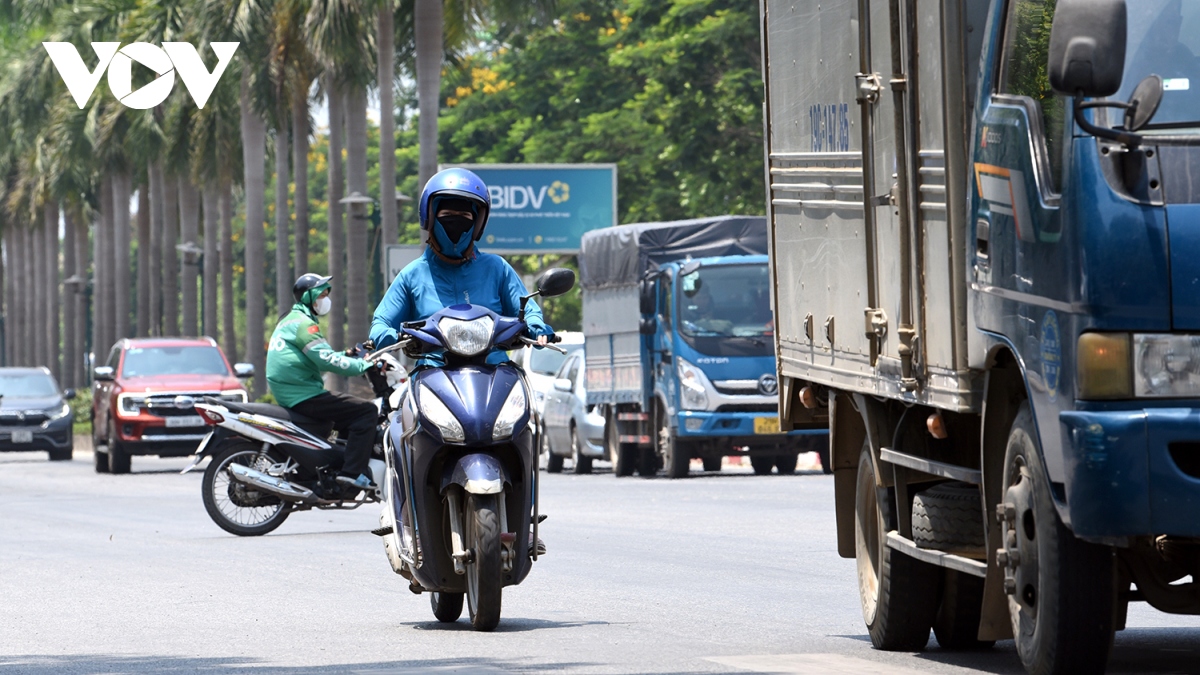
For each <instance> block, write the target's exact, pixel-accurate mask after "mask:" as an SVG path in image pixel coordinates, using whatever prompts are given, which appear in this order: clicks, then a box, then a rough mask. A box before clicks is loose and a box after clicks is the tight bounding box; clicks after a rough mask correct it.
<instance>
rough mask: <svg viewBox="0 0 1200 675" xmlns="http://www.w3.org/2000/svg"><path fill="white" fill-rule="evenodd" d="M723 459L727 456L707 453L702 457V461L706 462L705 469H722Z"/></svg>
mask: <svg viewBox="0 0 1200 675" xmlns="http://www.w3.org/2000/svg"><path fill="white" fill-rule="evenodd" d="M722 459H725V458H724V457H722V456H720V455H705V456H703V457H702V458H701V461H703V462H704V470H705V471H720V470H721V460H722Z"/></svg>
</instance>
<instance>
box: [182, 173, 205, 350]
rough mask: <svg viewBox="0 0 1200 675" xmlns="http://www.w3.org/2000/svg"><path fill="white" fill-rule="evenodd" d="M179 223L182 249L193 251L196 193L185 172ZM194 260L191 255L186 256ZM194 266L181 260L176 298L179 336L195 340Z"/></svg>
mask: <svg viewBox="0 0 1200 675" xmlns="http://www.w3.org/2000/svg"><path fill="white" fill-rule="evenodd" d="M178 180H179V187H178V189H179V219H180V238H181V239H183V244H182V246H183V247H184V248H185V249H190V250H195V249H196V248H198V247H199V245H200V244H199V242H200V192H199V191H198V190H197V189H196V186H195V185H194V184H193V183H192V181H191V180H190V179H189V178H188V176H187V173H186V172H181V173H180V174H179V179H178ZM186 255H188V256H189V258H190V257H194V255H192V254H186ZM197 271H198V270H197V262H196V261H193V260H190V259H185V263H184V266H183V270H182V272H183V287H182V292H181V293H180V295H181V296H182V297H181V299H182V302H183V334H184V335H188V336H196V335H199V334H200V325H199V322H198V318H199V317H198V313H197V304H196V280H197V278H198V277H199V275H198V274H197Z"/></svg>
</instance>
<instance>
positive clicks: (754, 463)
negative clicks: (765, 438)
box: [750, 455, 775, 476]
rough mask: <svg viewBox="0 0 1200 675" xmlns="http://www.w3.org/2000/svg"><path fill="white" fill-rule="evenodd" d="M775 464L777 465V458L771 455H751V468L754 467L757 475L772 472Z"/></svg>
mask: <svg viewBox="0 0 1200 675" xmlns="http://www.w3.org/2000/svg"><path fill="white" fill-rule="evenodd" d="M773 466H775V458H774V457H772V456H771V455H750V468H752V469H754V475H756V476H766V475H767V474H769V473H771V467H773Z"/></svg>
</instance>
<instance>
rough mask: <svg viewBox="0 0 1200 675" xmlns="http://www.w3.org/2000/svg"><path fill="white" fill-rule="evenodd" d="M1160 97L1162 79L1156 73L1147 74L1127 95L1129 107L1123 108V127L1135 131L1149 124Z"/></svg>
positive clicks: (1161, 93) (1160, 99) (1156, 110)
mask: <svg viewBox="0 0 1200 675" xmlns="http://www.w3.org/2000/svg"><path fill="white" fill-rule="evenodd" d="M1162 97H1163V79H1162V78H1161V77H1159V76H1158V75H1153V74H1152V75H1147V76H1146V79H1144V80H1142V81H1141V82H1139V83H1138V86H1137V87H1135V88H1134V89H1133V95H1132V96H1130V97H1129V107H1128V108H1126V109H1125V128H1126V129H1127V130H1129V131H1137V130H1139V129H1141V128H1142V127H1144V126H1146V125H1147V124H1149V123H1150V120H1151V119H1152V118H1153V117H1154V113H1156V112H1158V105H1159V104H1160V103H1162Z"/></svg>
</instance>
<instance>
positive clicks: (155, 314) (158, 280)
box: [148, 161, 165, 335]
mask: <svg viewBox="0 0 1200 675" xmlns="http://www.w3.org/2000/svg"><path fill="white" fill-rule="evenodd" d="M148 171H149V174H150V335H162V334H163V332H162V323H163V321H162V310H163V304H162V303H163V292H162V291H163V288H162V283H163V269H162V256H163V250H162V245H163V229H164V226H163V211H164V210H165V209H164V205H163V192H165V190H163V168H162V162H161V161H156V162H152V163H151V164H150V166H149V169H148Z"/></svg>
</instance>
